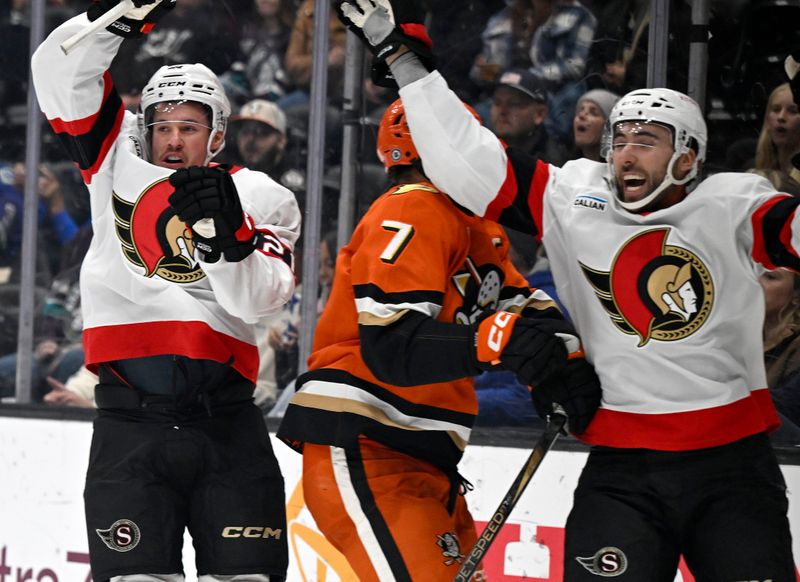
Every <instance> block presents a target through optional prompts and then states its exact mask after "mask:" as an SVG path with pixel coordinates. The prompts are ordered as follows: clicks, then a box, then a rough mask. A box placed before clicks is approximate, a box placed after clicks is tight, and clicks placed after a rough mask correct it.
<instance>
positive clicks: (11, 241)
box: [0, 163, 24, 284]
mask: <svg viewBox="0 0 800 582" xmlns="http://www.w3.org/2000/svg"><path fill="white" fill-rule="evenodd" d="M23 207H24V197H23V195H22V189H21V188H19V187H18V185H17V180H16V178H15V175H14V167H13V166H12V165H11V164H8V163H4V164H2V165H0V284H2V283H7V282H9V280H10V279H11V276H12V270H13V269H14V268H15V267H16V265H17V262H18V260H19V255H20V250H21V248H22V211H23Z"/></svg>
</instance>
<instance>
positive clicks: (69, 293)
mask: <svg viewBox="0 0 800 582" xmlns="http://www.w3.org/2000/svg"><path fill="white" fill-rule="evenodd" d="M91 239H92V228H91V223H86V224H85V225H84V226H83V227H81V228H80V229H79V231H78V232H77V233H76V234H75V236H73V238H72V239H71V241H70V243H69V244H67V245H65V246H64V248H63V250H62V253H61V270H60V271H59V273H58V274H57V275H56V276H55V278H54V279H53V283H52V285H51V286H50V289H49V291H48V293H47V295H46V297H45V299H44V305H43V307H42V311H41V313H40V314H39V317H38V319H37V321H36V323H35V325H34V332H35V334H36V345H35V347H34V353H33V371H32V381H31V384H32V397H33V399H34V401H37V402H38V401H40V400H41V399H42V397H43V396H44V394H45V393H47V392H48V388H47V386H48V384H47V380H46V379H47V377H48V376H52V377H53V378H55V379H56V380H57V381H59V382H65V381H66V380H67V378H69V377H70V376H71V375H72V374H74V373H75V372H77V371H78V369H80V367H81V366H82V365H83V345H82V343H81V332H82V329H83V317H82V315H81V295H80V282H79V274H80V267H81V262H82V261H83V257H84V256H85V255H86V251H87V250H88V248H89V244H90V242H91ZM16 374H17V354H16V353H10V354H6V355H4V356H2V357H0V396H3V397H7V396H13V395H14V393H15V391H16Z"/></svg>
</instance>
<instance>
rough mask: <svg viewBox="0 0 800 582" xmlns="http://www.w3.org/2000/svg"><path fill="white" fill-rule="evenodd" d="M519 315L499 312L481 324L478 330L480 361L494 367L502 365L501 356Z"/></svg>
mask: <svg viewBox="0 0 800 582" xmlns="http://www.w3.org/2000/svg"><path fill="white" fill-rule="evenodd" d="M517 319H519V315H517V314H515V313H509V312H508V311H498V312H497V313H495V314H494V315H492V316H491V317H487V318H486V319H484V320H483V321H482V322H481V325H480V327H479V328H478V360H479V361H481V362H489V363H491V364H493V365H496V364H499V363H500V354H501V353H502V352H503V349H504V348H505V347H506V344H507V343H508V340H509V338H510V337H511V330H512V329H513V328H514V322H515V321H516V320H517Z"/></svg>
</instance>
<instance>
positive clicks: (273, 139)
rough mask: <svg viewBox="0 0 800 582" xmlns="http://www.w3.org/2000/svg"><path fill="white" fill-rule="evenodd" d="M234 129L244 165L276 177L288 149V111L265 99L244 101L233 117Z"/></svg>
mask: <svg viewBox="0 0 800 582" xmlns="http://www.w3.org/2000/svg"><path fill="white" fill-rule="evenodd" d="M231 131H232V133H233V134H234V136H235V140H236V147H237V150H238V153H239V158H240V161H241V163H242V164H243V165H245V166H247V167H248V168H251V169H253V170H258V171H259V172H264V173H265V174H268V175H269V176H271V177H273V178H274V179H276V180H277V179H278V176H277V175H276V173H277V170H278V166H279V164H280V162H281V160H282V159H283V154H284V151H285V150H286V143H287V138H286V115H284V113H283V111H282V110H281V108H280V107H278V106H277V105H276V104H275V103H273V102H271V101H267V100H266V99H253V100H252V101H248V102H247V103H245V104H244V105H243V106H242V108H241V109H240V110H239V114H238V115H236V116H234V117H232V118H231Z"/></svg>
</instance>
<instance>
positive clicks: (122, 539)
mask: <svg viewBox="0 0 800 582" xmlns="http://www.w3.org/2000/svg"><path fill="white" fill-rule="evenodd" d="M95 531H96V532H97V535H98V536H100V539H101V540H103V543H104V544H105V545H106V546H108V548H109V549H111V550H114V551H115V552H130V551H131V550H132V549H133V548H135V547H136V546H137V545H139V540H140V539H141V537H142V534H141V532H140V531H139V526H138V525H136V524H135V523H134V522H132V521H131V520H129V519H118V520H117V521H115V522H114V523H112V524H111V527H110V528H108V529H96V530H95Z"/></svg>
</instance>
